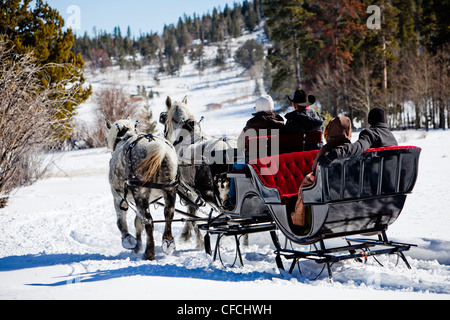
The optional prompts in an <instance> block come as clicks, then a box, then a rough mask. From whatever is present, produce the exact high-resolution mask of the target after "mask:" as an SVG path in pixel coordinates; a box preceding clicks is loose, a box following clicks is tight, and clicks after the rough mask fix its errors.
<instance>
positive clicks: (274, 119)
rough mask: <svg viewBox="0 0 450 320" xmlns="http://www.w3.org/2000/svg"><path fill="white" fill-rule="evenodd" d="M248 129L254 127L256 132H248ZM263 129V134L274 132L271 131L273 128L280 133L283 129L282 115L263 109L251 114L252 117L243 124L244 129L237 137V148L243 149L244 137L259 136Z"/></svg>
mask: <svg viewBox="0 0 450 320" xmlns="http://www.w3.org/2000/svg"><path fill="white" fill-rule="evenodd" d="M250 129H254V130H255V131H256V132H255V131H252V132H249V130H250ZM263 129H265V130H267V132H266V133H264V135H271V134H274V132H272V130H273V129H277V130H279V133H282V132H283V130H284V119H283V117H282V116H280V115H278V114H275V113H273V112H265V111H263V112H258V113H255V114H253V118H251V119H250V120H248V122H247V125H246V126H245V128H244V130H242V133H241V135H240V136H239V138H238V148H239V149H240V150H244V148H245V138H246V137H254V136H256V137H257V136H260V131H261V130H263ZM255 133H256V135H255Z"/></svg>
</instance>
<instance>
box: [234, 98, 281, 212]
mask: <svg viewBox="0 0 450 320" xmlns="http://www.w3.org/2000/svg"><path fill="white" fill-rule="evenodd" d="M255 109H256V113H254V114H253V118H251V119H250V120H248V122H247V124H246V126H245V128H244V129H243V130H242V133H241V134H240V136H239V138H238V150H240V151H243V150H245V140H246V138H247V137H257V136H260V135H261V132H264V135H271V134H275V135H278V134H280V133H281V132H282V131H283V130H284V119H283V117H282V116H280V115H277V114H275V113H274V112H273V110H274V103H273V99H272V97H271V96H269V95H265V96H262V97H261V98H259V99H258V100H257V101H256V105H255ZM262 130H264V131H262ZM275 130H276V131H275ZM245 153H246V158H248V152H247V150H245ZM246 168H247V164H245V163H235V164H234V165H233V170H242V169H246ZM235 204H236V186H235V180H234V179H231V181H230V191H229V193H228V200H227V205H229V206H232V207H234V206H235Z"/></svg>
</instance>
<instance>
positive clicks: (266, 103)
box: [255, 95, 274, 112]
mask: <svg viewBox="0 0 450 320" xmlns="http://www.w3.org/2000/svg"><path fill="white" fill-rule="evenodd" d="M273 108H274V103H273V100H272V97H271V96H269V95H265V96H262V97H261V98H259V99H258V100H256V105H255V109H256V112H273Z"/></svg>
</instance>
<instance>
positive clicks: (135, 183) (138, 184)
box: [127, 179, 180, 190]
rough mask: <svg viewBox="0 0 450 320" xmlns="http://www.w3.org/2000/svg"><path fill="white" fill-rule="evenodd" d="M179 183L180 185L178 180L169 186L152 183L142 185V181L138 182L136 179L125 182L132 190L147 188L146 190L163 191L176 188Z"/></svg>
mask: <svg viewBox="0 0 450 320" xmlns="http://www.w3.org/2000/svg"><path fill="white" fill-rule="evenodd" d="M179 183H180V181H179V180H178V179H177V180H175V181H174V182H172V183H169V184H161V183H154V182H146V183H142V181H140V180H138V179H129V180H128V181H127V186H128V187H132V188H148V189H161V190H164V189H170V188H175V187H176V186H178V184H179Z"/></svg>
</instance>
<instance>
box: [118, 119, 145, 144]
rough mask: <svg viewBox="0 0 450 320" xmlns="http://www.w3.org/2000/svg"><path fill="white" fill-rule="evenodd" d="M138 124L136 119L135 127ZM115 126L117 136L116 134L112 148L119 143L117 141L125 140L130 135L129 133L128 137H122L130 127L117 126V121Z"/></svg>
mask: <svg viewBox="0 0 450 320" xmlns="http://www.w3.org/2000/svg"><path fill="white" fill-rule="evenodd" d="M138 124H139V121H136V125H135V129H136V127H137V125H138ZM115 126H116V128H117V136H116V141H114V149H113V150H116V147H117V145H118V144H119V142H121V141H126V140H128V139H129V138H130V137H131V135H130V136H129V137H128V138H126V139H124V137H125V135H126V134H127V132H128V131H130V128H128V127H123V128H122V129H120V126H119V124H118V123H116V124H115Z"/></svg>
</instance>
